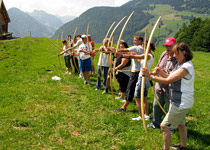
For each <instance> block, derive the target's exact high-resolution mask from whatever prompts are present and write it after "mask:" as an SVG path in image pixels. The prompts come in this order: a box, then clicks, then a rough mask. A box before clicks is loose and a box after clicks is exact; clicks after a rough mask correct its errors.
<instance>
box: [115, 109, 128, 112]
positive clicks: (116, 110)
mask: <svg viewBox="0 0 210 150" xmlns="http://www.w3.org/2000/svg"><path fill="white" fill-rule="evenodd" d="M118 111H126V109H123V108H118V109H115V110H114V112H118Z"/></svg>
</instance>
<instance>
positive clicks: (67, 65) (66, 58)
mask: <svg viewBox="0 0 210 150" xmlns="http://www.w3.org/2000/svg"><path fill="white" fill-rule="evenodd" d="M70 58H71V56H70V55H67V56H64V60H65V65H66V67H67V68H71V62H70Z"/></svg>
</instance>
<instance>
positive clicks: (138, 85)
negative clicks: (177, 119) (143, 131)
mask: <svg viewBox="0 0 210 150" xmlns="http://www.w3.org/2000/svg"><path fill="white" fill-rule="evenodd" d="M144 51H145V50H144ZM151 51H155V44H154V43H151V44H150V50H149V53H148V61H147V67H148V69H149V70H150V69H151V68H152V65H153V62H154V55H153V54H152V53H151ZM144 56H145V54H141V55H136V54H132V55H128V54H126V55H124V56H123V57H131V58H132V59H137V61H139V62H140V63H141V67H142V66H143V64H144ZM140 69H141V68H140ZM141 81H142V73H141V71H140V73H139V77H138V82H137V83H136V88H135V93H134V97H135V101H136V106H137V109H138V112H139V116H138V117H137V118H132V120H141V119H142V114H141V101H140V98H141ZM149 87H150V83H149V80H148V79H147V78H146V79H145V86H144V110H145V114H144V118H145V120H149V119H150V117H149V103H148V101H147V95H148V89H149Z"/></svg>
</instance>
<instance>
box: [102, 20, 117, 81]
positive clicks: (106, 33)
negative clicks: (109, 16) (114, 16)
mask: <svg viewBox="0 0 210 150" xmlns="http://www.w3.org/2000/svg"><path fill="white" fill-rule="evenodd" d="M114 24H115V21H114V22H113V23H112V25H111V26H110V27H109V30H108V31H107V33H106V36H105V38H104V40H103V47H104V45H105V40H106V39H107V36H108V35H109V32H110V31H111V29H112V27H113V26H114ZM102 55H103V52H101V53H100V59H99V60H100V72H98V73H99V77H100V78H101V76H102Z"/></svg>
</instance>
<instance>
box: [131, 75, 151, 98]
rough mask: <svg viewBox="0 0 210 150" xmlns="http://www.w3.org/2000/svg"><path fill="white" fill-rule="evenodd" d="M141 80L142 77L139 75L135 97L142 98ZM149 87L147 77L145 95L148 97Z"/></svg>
mask: <svg viewBox="0 0 210 150" xmlns="http://www.w3.org/2000/svg"><path fill="white" fill-rule="evenodd" d="M141 81H142V78H141V77H139V78H138V82H137V83H136V88H135V93H134V97H135V98H141ZM149 87H150V83H149V80H148V79H147V78H145V85H144V97H147V95H148V89H149Z"/></svg>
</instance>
